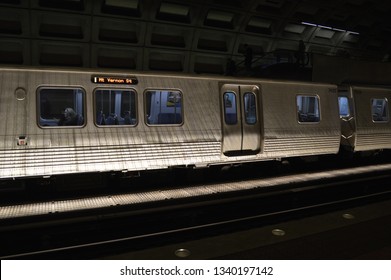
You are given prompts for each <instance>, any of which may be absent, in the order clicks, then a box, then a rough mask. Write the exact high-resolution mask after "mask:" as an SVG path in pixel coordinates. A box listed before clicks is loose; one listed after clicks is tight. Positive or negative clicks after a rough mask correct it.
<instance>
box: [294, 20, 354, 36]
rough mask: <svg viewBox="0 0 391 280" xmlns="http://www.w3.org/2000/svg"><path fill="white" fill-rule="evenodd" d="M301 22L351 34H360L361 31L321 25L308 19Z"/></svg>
mask: <svg viewBox="0 0 391 280" xmlns="http://www.w3.org/2000/svg"><path fill="white" fill-rule="evenodd" d="M301 24H303V25H308V26H314V27H319V28H323V29H330V30H333V31H338V32H349V33H350V34H354V35H360V33H358V32H354V31H350V30H345V29H340V28H335V27H331V26H325V25H320V24H316V23H311V22H306V21H302V22H301Z"/></svg>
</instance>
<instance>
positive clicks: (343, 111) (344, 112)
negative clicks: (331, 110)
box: [338, 96, 350, 118]
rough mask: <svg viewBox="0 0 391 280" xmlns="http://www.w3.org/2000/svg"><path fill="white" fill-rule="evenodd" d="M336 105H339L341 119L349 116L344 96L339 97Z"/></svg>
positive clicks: (346, 99) (347, 104)
mask: <svg viewBox="0 0 391 280" xmlns="http://www.w3.org/2000/svg"><path fill="white" fill-rule="evenodd" d="M338 104H339V116H340V117H341V118H342V117H349V116H350V110H349V99H348V98H347V97H346V96H339V97H338Z"/></svg>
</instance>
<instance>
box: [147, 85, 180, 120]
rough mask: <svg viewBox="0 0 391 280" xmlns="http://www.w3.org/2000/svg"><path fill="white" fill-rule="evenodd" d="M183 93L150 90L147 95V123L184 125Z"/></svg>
mask: <svg viewBox="0 0 391 280" xmlns="http://www.w3.org/2000/svg"><path fill="white" fill-rule="evenodd" d="M182 102H183V101H182V93H181V92H180V91H177V90H150V91H147V92H146V94H145V104H146V123H147V124H150V125H161V124H168V125H170V124H171V125H172V124H182V123H183V117H182V107H183V106H182Z"/></svg>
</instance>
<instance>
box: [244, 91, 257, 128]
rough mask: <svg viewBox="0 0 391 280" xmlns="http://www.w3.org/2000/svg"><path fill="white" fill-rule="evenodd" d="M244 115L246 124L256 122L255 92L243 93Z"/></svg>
mask: <svg viewBox="0 0 391 280" xmlns="http://www.w3.org/2000/svg"><path fill="white" fill-rule="evenodd" d="M243 103H244V115H245V120H246V123H247V124H250V125H251V124H256V123H257V104H256V98H255V94H254V93H253V92H246V93H245V94H244V95H243Z"/></svg>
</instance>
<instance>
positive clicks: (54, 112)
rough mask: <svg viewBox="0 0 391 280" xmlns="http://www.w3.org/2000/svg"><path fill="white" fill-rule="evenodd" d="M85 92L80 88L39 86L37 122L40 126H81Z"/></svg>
mask: <svg viewBox="0 0 391 280" xmlns="http://www.w3.org/2000/svg"><path fill="white" fill-rule="evenodd" d="M84 100H85V92H84V90H83V89H81V88H40V89H39V90H38V102H39V112H38V118H39V120H38V123H39V125H40V126H41V127H52V126H83V125H84V124H85V118H84Z"/></svg>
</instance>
